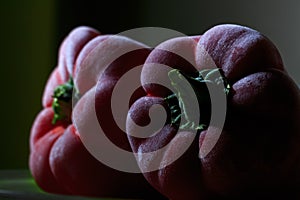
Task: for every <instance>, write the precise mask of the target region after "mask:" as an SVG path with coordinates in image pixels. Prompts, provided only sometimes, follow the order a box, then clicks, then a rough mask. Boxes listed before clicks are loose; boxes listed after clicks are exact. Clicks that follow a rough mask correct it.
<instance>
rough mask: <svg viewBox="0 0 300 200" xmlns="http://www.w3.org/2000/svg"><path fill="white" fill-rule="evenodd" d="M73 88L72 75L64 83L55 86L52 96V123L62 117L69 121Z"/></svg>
mask: <svg viewBox="0 0 300 200" xmlns="http://www.w3.org/2000/svg"><path fill="white" fill-rule="evenodd" d="M73 89H74V82H73V79H72V77H70V79H69V80H68V82H66V83H65V84H62V85H59V86H57V87H56V88H55V90H54V93H53V96H52V98H53V101H52V109H53V111H54V117H53V119H52V124H55V123H56V122H57V121H58V120H63V119H64V120H67V121H71V113H72V95H73Z"/></svg>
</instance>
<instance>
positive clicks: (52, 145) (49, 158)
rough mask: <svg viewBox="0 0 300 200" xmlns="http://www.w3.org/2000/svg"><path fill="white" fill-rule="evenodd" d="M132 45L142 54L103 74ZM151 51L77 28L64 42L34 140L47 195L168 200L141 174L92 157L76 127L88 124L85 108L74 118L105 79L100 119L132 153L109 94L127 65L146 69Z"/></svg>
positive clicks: (33, 166)
mask: <svg viewBox="0 0 300 200" xmlns="http://www.w3.org/2000/svg"><path fill="white" fill-rule="evenodd" d="M129 46H130V47H136V48H140V49H142V50H141V51H139V52H137V53H136V54H134V53H133V54H131V57H126V58H125V59H123V60H121V61H120V62H117V63H114V64H113V66H112V67H111V68H110V70H111V72H110V73H108V72H105V73H104V72H103V69H105V68H106V65H109V63H110V62H112V60H109V59H107V58H110V54H111V52H113V51H120V52H122V51H123V50H124V49H127V48H128V47H129ZM149 52H150V50H149V49H148V48H147V47H146V46H145V45H142V44H140V43H138V42H135V41H134V40H131V39H129V38H125V37H122V36H111V35H100V33H99V32H98V31H96V30H94V29H92V28H89V27H78V28H75V29H74V30H73V31H72V32H71V33H70V34H69V35H68V36H67V37H66V38H65V40H64V41H63V43H62V45H61V47H60V51H59V62H58V65H57V67H56V68H55V69H54V70H53V72H52V74H51V76H50V78H49V80H48V81H47V84H46V87H45V90H44V94H43V110H42V111H41V112H40V113H39V114H38V115H37V117H36V119H35V121H34V123H33V126H32V129H31V135H30V159H29V167H30V170H31V173H32V175H33V177H34V179H35V181H36V182H37V184H38V185H39V186H40V187H41V188H42V189H43V190H45V191H47V192H52V193H59V194H70V195H82V196H100V197H118V198H144V199H164V197H163V196H162V195H161V194H159V193H158V192H157V191H156V190H155V189H153V188H152V187H151V186H150V184H149V183H148V182H147V181H146V180H145V179H144V177H143V175H142V174H140V173H128V172H122V171H119V170H116V169H113V168H111V167H109V166H107V165H105V164H103V163H102V162H100V161H98V160H97V159H96V158H95V157H93V156H92V155H91V154H90V152H89V151H88V150H87V148H86V147H85V146H84V144H83V143H82V141H81V136H80V135H81V133H79V132H78V130H77V129H76V127H75V126H74V124H73V118H74V116H75V117H78V118H81V119H82V120H87V119H88V118H87V119H83V118H82V116H84V110H80V108H78V109H77V111H78V112H77V113H73V109H76V106H77V105H82V103H80V102H81V99H80V98H78V96H83V97H84V95H85V94H86V93H88V92H89V90H91V89H92V88H95V86H96V85H97V82H98V79H99V77H100V76H102V74H106V78H105V80H103V85H102V86H103V87H102V90H98V93H97V96H98V101H97V102H98V104H97V105H96V110H97V113H100V114H99V116H104V117H101V119H100V122H101V123H106V124H107V125H108V127H109V128H110V130H109V131H108V132H107V135H108V136H109V137H110V139H111V140H112V141H113V142H114V143H116V144H119V145H120V146H122V147H123V148H124V149H130V145H129V142H128V140H127V137H126V135H125V134H124V133H123V132H122V130H120V129H118V128H116V127H115V126H114V124H113V123H112V122H111V121H110V120H111V118H109V117H107V116H109V111H107V109H106V106H107V103H108V102H109V101H108V100H109V99H108V97H109V96H107V94H108V93H109V92H111V91H112V88H113V86H114V84H115V83H116V81H117V80H118V79H119V78H120V75H122V73H124V71H123V70H124V68H123V65H125V66H126V67H127V70H128V69H130V67H131V66H132V67H133V66H136V65H138V64H142V63H144V61H145V59H146V57H147V56H148V54H149ZM103 76H104V75H103ZM104 77H105V76H104ZM101 80H102V79H101ZM75 91H76V95H75ZM83 99H84V98H83ZM75 100H76V101H75ZM75 102H77V104H76V105H75ZM72 104H73V105H72ZM79 115H80V116H79ZM102 121H103V122H102Z"/></svg>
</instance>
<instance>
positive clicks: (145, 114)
mask: <svg viewBox="0 0 300 200" xmlns="http://www.w3.org/2000/svg"><path fill="white" fill-rule="evenodd" d="M166 66H169V67H170V68H172V69H169V68H166ZM184 80H185V81H187V83H189V84H188V86H189V87H190V88H191V89H192V90H191V91H192V92H193V94H194V95H195V97H196V100H197V102H198V103H197V104H195V102H193V101H191V100H190V99H192V98H189V97H191V96H189V94H191V93H188V92H187V89H188V88H187V87H186V86H185V84H183V83H185V82H184ZM141 82H142V86H143V88H144V90H145V92H146V95H145V96H143V97H141V98H139V99H138V100H137V101H135V102H134V104H133V105H132V106H131V108H130V110H129V113H128V116H127V134H128V139H129V141H130V144H131V147H132V149H133V151H134V152H136V160H137V161H138V163H139V166H140V168H141V170H142V172H143V174H144V176H145V178H146V179H147V180H148V181H149V183H151V185H152V186H153V187H154V188H156V189H157V190H158V191H159V192H161V193H162V194H164V195H165V196H167V197H168V198H169V199H172V200H181V199H210V198H217V199H224V198H235V197H236V198H241V199H245V198H261V197H274V196H275V197H278V196H279V195H283V197H287V196H289V195H291V194H293V195H295V194H297V191H299V186H300V185H299V183H300V182H299V181H300V177H299V169H300V168H299V167H300V166H299V159H300V154H299V153H300V149H299V142H300V126H299V122H300V121H299V119H300V92H299V88H298V87H297V85H296V84H295V82H294V81H293V80H292V79H291V77H290V76H289V74H288V73H287V71H286V70H285V68H284V63H283V61H282V58H281V56H280V53H279V51H278V49H277V48H276V46H275V45H274V44H273V43H272V42H271V41H270V39H268V38H267V37H266V36H264V35H263V34H261V33H260V32H258V31H256V30H253V29H251V28H248V27H245V26H240V25H234V24H224V25H217V26H215V27H212V28H211V29H209V30H207V31H206V32H204V34H203V35H201V36H194V37H189V36H187V37H180V38H173V39H170V40H167V41H165V42H163V43H161V44H160V45H158V46H157V47H156V48H154V49H153V50H152V51H151V53H150V54H149V56H148V57H147V59H146V61H145V64H144V66H143V69H142V73H141ZM162 82H164V83H166V85H165V86H164V85H162V84H158V83H162ZM210 88H223V89H222V90H218V89H217V90H216V91H219V93H218V94H219V96H217V97H225V105H226V109H225V110H220V113H219V115H218V114H217V115H216V116H217V117H218V116H219V117H221V116H222V115H223V114H224V115H225V119H224V123H223V124H222V123H221V124H216V123H213V122H212V115H213V109H217V110H218V109H221V108H222V107H218V104H217V105H216V104H213V103H212V102H213V101H214V99H213V97H211V94H210V91H211V90H210ZM214 98H215V97H214ZM188 106H190V107H192V108H193V107H194V110H196V113H197V110H199V112H200V116H199V117H198V118H197V116H196V118H195V119H193V118H192V117H193V116H194V114H193V112H194V111H193V109H191V108H188ZM213 106H216V107H217V108H214V107H213ZM157 108H159V109H161V108H163V109H165V112H166V114H165V124H164V125H163V126H162V127H156V129H151V130H152V131H153V132H151V131H150V132H149V130H150V129H147V130H146V129H145V130H143V129H141V127H143V126H144V127H147V126H148V125H151V123H152V122H153V121H155V120H156V118H157V117H159V116H160V115H161V114H157V115H150V114H149V113H153V112H157V113H160V111H159V109H157ZM151 109H152V110H151ZM151 116H152V117H153V116H155V117H153V118H151ZM147 131H148V132H147ZM144 132H147V135H148V136H149V137H147V138H139V136H142V135H145V133H144ZM219 133H220V134H219ZM163 148H164V150H163V151H161V152H159V153H155V152H158V151H159V150H161V149H163ZM151 152H152V154H149V153H151ZM149 155H151V156H149ZM298 195H299V194H298Z"/></svg>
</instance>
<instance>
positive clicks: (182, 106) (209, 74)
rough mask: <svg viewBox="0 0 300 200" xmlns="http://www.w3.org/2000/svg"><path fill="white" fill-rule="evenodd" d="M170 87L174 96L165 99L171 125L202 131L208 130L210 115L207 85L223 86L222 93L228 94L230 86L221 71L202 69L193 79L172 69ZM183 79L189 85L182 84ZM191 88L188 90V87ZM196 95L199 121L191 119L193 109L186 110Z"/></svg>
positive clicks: (193, 112) (169, 74) (182, 128)
mask: <svg viewBox="0 0 300 200" xmlns="http://www.w3.org/2000/svg"><path fill="white" fill-rule="evenodd" d="M168 76H169V79H170V81H171V85H172V87H173V88H174V94H171V95H169V96H168V97H166V98H165V102H166V103H167V105H168V107H169V109H170V111H171V112H170V113H171V124H172V125H175V126H176V127H179V129H181V130H196V131H202V130H205V129H207V128H208V126H209V121H210V115H211V101H210V95H209V90H208V87H207V84H216V85H220V84H223V85H224V92H225V94H226V95H228V94H229V91H230V85H229V84H228V82H227V80H226V78H225V76H224V75H223V73H222V71H221V69H219V68H218V69H204V70H202V71H199V73H198V75H197V76H195V77H193V76H191V75H187V74H185V73H183V72H181V71H179V70H177V69H173V70H171V71H169V73H168ZM183 79H186V80H187V81H188V82H189V85H187V84H182V83H183ZM190 86H191V87H192V89H193V90H190V89H189V88H188V87H190ZM191 92H193V93H194V94H196V97H197V101H198V102H197V103H198V105H199V109H200V108H201V111H204V112H201V118H200V119H199V121H196V120H197V119H194V118H195V117H193V116H194V115H195V113H200V111H199V112H197V111H194V110H193V109H187V107H188V106H190V105H189V104H190V103H191V97H192V95H194V94H190V93H191ZM181 121H182V123H181Z"/></svg>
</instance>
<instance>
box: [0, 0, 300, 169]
mask: <svg viewBox="0 0 300 200" xmlns="http://www.w3.org/2000/svg"><path fill="white" fill-rule="evenodd" d="M299 7H300V1H297V0H294V1H292V0H285V1H279V0H265V1H259V0H252V1H241V0H234V1H233V0H231V1H230V0H228V1H201V0H191V1H188V0H186V1H179V0H164V1H120V2H111V3H110V2H107V1H101V0H84V1H78V0H73V1H71V0H43V1H41V0H27V1H22V0H19V1H18V0H9V1H1V3H0V9H1V11H0V16H1V32H0V36H1V54H0V55H1V66H0V69H1V76H2V77H1V79H0V81H1V83H0V87H1V104H0V105H1V115H0V116H1V117H0V122H1V127H2V128H1V139H0V152H1V158H0V169H21V168H22V169H24V168H27V167H28V164H27V163H28V155H29V143H28V141H29V133H30V128H31V125H32V123H33V120H34V118H35V116H36V114H37V113H38V112H39V110H40V109H41V97H42V93H43V88H44V85H45V83H46V80H47V77H48V75H49V73H50V72H51V70H52V69H53V67H55V65H56V61H57V50H58V47H59V44H60V42H61V41H62V39H63V38H64V37H65V36H66V34H67V33H68V32H69V31H70V30H71V29H72V28H74V27H76V26H79V25H88V26H92V27H94V28H96V29H98V30H100V31H101V32H102V33H118V32H121V31H125V30H128V29H131V28H136V27H143V26H156V27H164V28H170V29H174V30H177V31H180V32H182V33H185V34H201V33H203V32H204V31H205V30H207V29H208V28H210V27H212V26H213V25H216V24H220V23H238V24H242V25H246V26H250V27H252V28H254V29H257V30H259V31H260V32H262V33H263V34H265V35H267V36H268V37H269V38H270V39H271V40H272V41H273V42H274V43H275V45H276V46H277V47H278V48H279V50H280V52H281V54H282V57H283V59H284V62H285V64H286V68H287V70H288V72H289V73H290V75H291V77H292V78H293V79H294V80H295V81H296V82H297V83H298V84H299V83H300V67H299V66H298V65H299V62H300V55H299V53H300V51H299V45H300V37H299V35H300V28H299V25H300V22H299V19H300V12H299Z"/></svg>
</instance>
